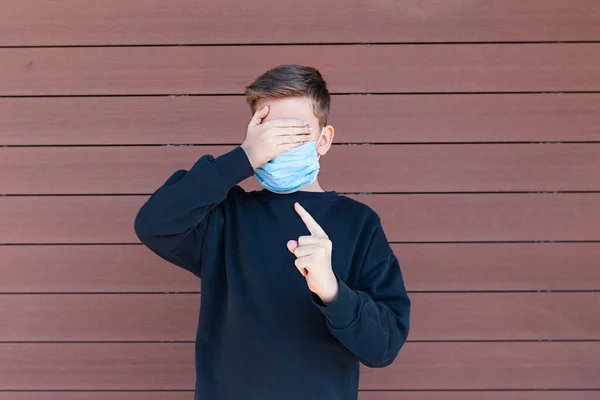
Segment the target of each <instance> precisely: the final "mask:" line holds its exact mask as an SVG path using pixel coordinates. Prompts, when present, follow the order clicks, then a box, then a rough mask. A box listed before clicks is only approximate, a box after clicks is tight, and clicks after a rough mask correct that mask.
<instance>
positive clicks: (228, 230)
mask: <svg viewBox="0 0 600 400" xmlns="http://www.w3.org/2000/svg"><path fill="white" fill-rule="evenodd" d="M253 174H254V170H253V168H252V166H251V164H250V162H249V160H248V158H247V156H246V153H245V152H244V150H243V149H242V148H241V147H236V148H235V149H234V150H232V151H230V152H228V153H226V154H223V155H221V156H219V157H216V158H215V157H213V156H210V155H205V156H202V157H201V158H200V159H199V160H197V161H196V162H195V163H194V165H193V166H192V167H191V168H190V170H189V171H187V170H185V169H181V170H178V171H176V172H175V173H173V175H171V177H169V179H168V180H167V181H166V182H165V183H164V184H163V185H162V186H161V187H159V188H158V189H157V190H156V191H155V192H154V193H153V194H152V195H151V196H150V198H149V199H148V201H147V202H146V203H145V204H144V205H143V206H142V207H141V209H140V210H139V212H138V213H137V216H136V218H135V223H134V228H135V232H136V234H137V236H138V237H139V239H140V240H141V242H142V243H143V244H144V245H145V246H147V247H148V248H149V249H150V250H152V251H153V252H154V253H156V254H157V255H158V256H160V257H162V258H164V259H165V260H167V261H169V262H171V263H173V264H175V265H177V266H179V267H181V268H184V269H186V270H187V271H189V272H191V273H193V274H194V275H196V276H197V277H198V278H200V296H201V306H200V316H199V321H198V330H197V333H196V341H195V366H196V386H195V399H202V400H255V399H256V400H259V399H260V400H271V399H273V400H295V399H298V400H308V399H310V400H329V399H331V400H334V399H336V400H352V399H357V397H358V381H359V362H362V363H363V364H364V365H366V366H369V367H385V366H387V365H389V364H391V363H392V361H393V360H394V359H395V358H396V356H397V355H398V353H399V351H400V349H401V347H402V346H403V344H404V343H405V341H406V338H407V336H408V331H409V316H410V308H411V302H410V300H409V298H408V296H407V293H406V289H405V286H404V280H403V277H402V273H401V270H400V265H399V263H398V260H397V258H396V256H395V255H394V253H393V252H392V249H391V247H390V245H389V243H388V240H387V238H386V236H385V234H384V231H383V229H382V226H381V221H380V219H379V217H378V216H377V214H376V213H375V212H374V211H373V210H372V209H371V208H369V207H368V206H366V205H365V204H363V203H361V202H358V201H356V200H353V199H350V198H349V197H346V196H342V195H339V194H337V193H336V192H334V191H328V192H305V191H299V192H295V193H292V194H285V195H281V194H275V193H272V192H269V191H267V190H266V189H263V190H260V191H258V190H257V191H245V190H244V189H243V188H241V187H240V186H239V185H238V184H239V183H240V182H242V181H243V180H244V179H246V178H248V177H250V176H252V175H253ZM296 201H297V202H299V203H300V204H301V205H302V206H303V207H304V208H305V209H306V210H307V211H308V212H309V213H310V214H311V215H312V216H313V217H314V219H315V220H316V221H317V223H318V224H319V225H320V226H321V227H322V228H323V230H324V231H325V232H326V233H327V235H328V236H329V238H330V240H331V242H332V244H333V250H332V268H333V272H334V274H335V276H336V278H337V280H338V283H339V292H338V296H337V298H336V299H335V300H334V301H333V302H331V303H327V304H325V303H323V302H322V301H321V300H320V298H319V297H318V296H317V295H315V294H314V293H312V292H311V291H310V290H309V289H308V286H307V283H306V279H305V278H304V276H302V274H301V273H300V272H299V271H298V270H297V269H296V267H295V265H294V261H295V255H294V254H292V253H291V252H290V251H289V250H288V249H287V246H286V243H287V241H288V240H290V239H292V240H297V239H298V237H299V236H303V235H309V232H308V229H307V228H306V226H305V225H304V223H303V221H302V220H301V219H300V216H299V215H298V214H297V213H296V211H295V210H294V206H293V205H294V202H296Z"/></svg>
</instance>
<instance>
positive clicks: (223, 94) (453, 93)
mask: <svg viewBox="0 0 600 400" xmlns="http://www.w3.org/2000/svg"><path fill="white" fill-rule="evenodd" d="M598 93H600V90H541V91H540V90H538V91H505V92H496V91H488V92H330V94H331V95H332V96H396V95H436V96H439V95H502V94H507V95H512V94H598ZM226 96H227V97H231V96H239V97H241V96H244V94H243V93H185V94H182V93H137V94H132V93H130V94H118V93H112V94H99V93H97V94H37V95H35V94H32V95H0V99H14V98H81V97H226Z"/></svg>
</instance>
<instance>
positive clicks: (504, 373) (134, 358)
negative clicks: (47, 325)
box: [0, 342, 600, 390]
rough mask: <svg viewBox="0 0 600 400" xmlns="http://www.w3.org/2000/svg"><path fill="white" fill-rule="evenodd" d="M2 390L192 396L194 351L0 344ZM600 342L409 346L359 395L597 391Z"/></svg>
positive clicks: (171, 346) (369, 375)
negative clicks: (404, 391)
mask: <svg viewBox="0 0 600 400" xmlns="http://www.w3.org/2000/svg"><path fill="white" fill-rule="evenodd" d="M0 353H1V354H2V358H3V361H4V362H3V363H1V364H0V389H1V390H8V389H11V390H34V389H36V390H60V389H69V390H100V389H103V390H191V389H193V385H194V344H193V343H35V344H34V343H26V344H23V343H21V344H14V343H0ZM598 359H600V343H599V342H434V343H431V342H429V343H427V342H420V343H407V344H406V345H405V347H403V349H402V350H401V352H400V355H399V356H398V358H397V359H396V361H395V362H394V363H393V364H392V365H391V366H389V367H387V368H383V369H378V368H375V369H370V368H362V371H361V381H360V388H361V389H367V390H373V389H383V390H398V389H414V390H422V389H449V390H454V389H458V390H460V389H600V388H599V387H598V376H599V374H600V369H599V368H600V367H599V365H598Z"/></svg>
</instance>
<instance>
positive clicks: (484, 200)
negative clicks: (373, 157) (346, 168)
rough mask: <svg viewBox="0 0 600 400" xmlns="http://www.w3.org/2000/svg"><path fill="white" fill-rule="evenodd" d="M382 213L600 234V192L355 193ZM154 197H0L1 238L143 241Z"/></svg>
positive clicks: (455, 236)
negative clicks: (141, 227) (140, 228)
mask: <svg viewBox="0 0 600 400" xmlns="http://www.w3.org/2000/svg"><path fill="white" fill-rule="evenodd" d="M350 197H352V198H354V199H357V200H359V201H361V202H364V203H365V204H367V205H368V206H370V207H371V208H373V209H374V210H375V211H376V212H378V213H379V215H380V217H381V219H382V221H383V227H384V229H385V231H386V235H387V237H388V239H389V240H390V241H392V242H462V241H467V242H471V241H475V242H480V241H533V240H535V241H541V240H543V241H559V240H560V241H584V240H585V241H588V240H599V239H600V208H599V207H598V202H599V201H600V200H599V199H600V195H599V194H597V193H525V194H524V193H512V194H504V193H497V194H496V193H491V194H402V195H393V194H374V195H353V196H350ZM147 199H148V196H24V197H21V196H0V244H19V243H21V244H24V243H52V244H63V243H80V244H86V243H88V244H91V243H105V244H107V243H139V240H138V238H137V236H136V234H135V232H134V230H133V222H134V219H135V216H136V214H137V211H138V210H139V209H140V207H141V206H142V205H143V204H144V202H145V201H146V200H147Z"/></svg>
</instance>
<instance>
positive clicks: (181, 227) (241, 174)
mask: <svg viewBox="0 0 600 400" xmlns="http://www.w3.org/2000/svg"><path fill="white" fill-rule="evenodd" d="M252 173H253V169H252V167H251V166H250V164H249V161H248V159H247V157H246V155H245V153H244V151H243V150H242V149H241V148H240V147H237V148H235V149H234V150H232V151H231V152H229V153H226V154H224V155H222V156H220V157H217V158H213V157H212V156H210V155H205V156H203V157H201V158H200V159H199V160H198V161H196V162H195V163H194V165H193V166H192V168H190V170H189V171H186V170H178V171H176V172H175V173H173V175H171V177H169V179H168V180H167V181H166V182H165V183H164V184H163V185H162V186H161V187H160V188H158V189H157V190H156V191H155V192H154V193H153V194H152V195H151V196H150V198H149V199H148V200H147V201H146V202H145V203H144V205H143V206H142V207H141V208H140V209H139V211H138V213H137V215H136V217H135V224H134V225H135V226H134V227H135V232H136V234H137V235H138V237H139V239H140V240H141V241H142V242H143V243H144V244H146V245H147V246H148V247H150V248H152V249H153V250H154V251H156V252H158V253H163V254H166V253H168V252H170V251H171V250H172V249H174V248H175V247H176V246H177V244H178V243H179V242H180V241H181V240H182V239H183V238H184V237H185V235H186V234H187V233H188V232H190V230H192V229H194V228H196V227H198V226H199V225H200V224H202V223H203V222H204V221H205V220H206V218H207V215H209V213H210V211H211V210H212V209H213V208H214V207H216V206H217V205H218V204H219V203H220V202H222V201H223V200H224V199H225V198H226V196H227V193H228V192H229V190H230V189H231V188H232V187H233V186H235V185H236V184H237V183H239V182H240V181H242V180H244V179H245V178H247V177H249V176H250V175H251V174H252Z"/></svg>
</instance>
